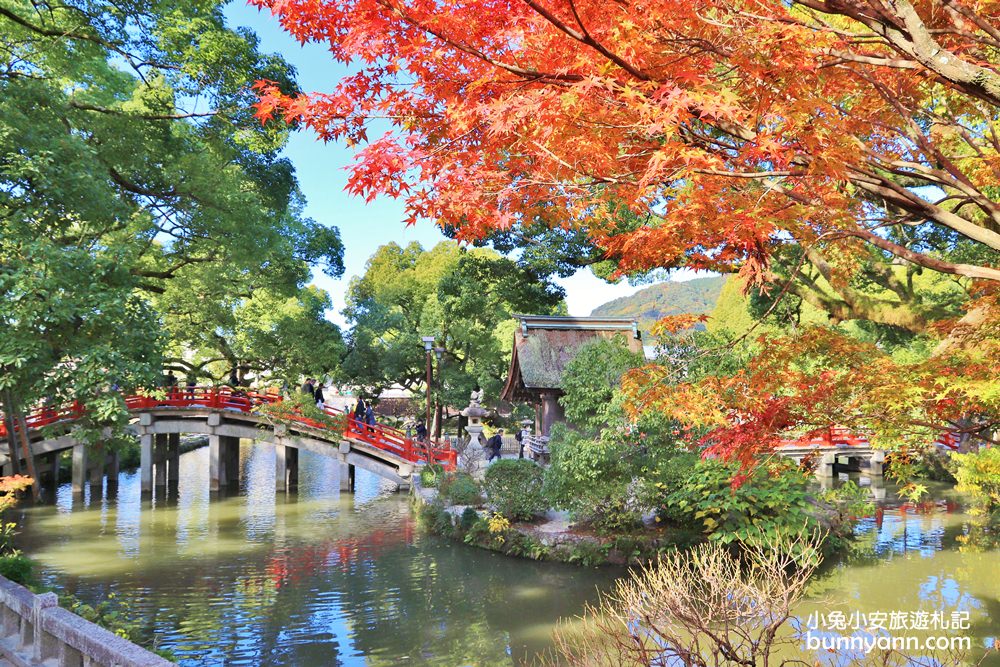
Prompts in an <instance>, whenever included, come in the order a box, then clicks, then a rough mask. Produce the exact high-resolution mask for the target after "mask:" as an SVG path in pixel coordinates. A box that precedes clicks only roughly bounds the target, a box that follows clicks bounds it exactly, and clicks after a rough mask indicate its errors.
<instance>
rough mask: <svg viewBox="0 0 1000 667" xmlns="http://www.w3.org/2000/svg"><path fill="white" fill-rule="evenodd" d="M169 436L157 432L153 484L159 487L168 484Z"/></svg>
mask: <svg viewBox="0 0 1000 667" xmlns="http://www.w3.org/2000/svg"><path fill="white" fill-rule="evenodd" d="M168 438H169V436H168V435H167V434H166V433H157V434H156V446H155V447H154V449H153V465H154V466H155V471H154V474H153V484H154V486H156V487H157V488H159V487H163V486H166V484H167V442H168Z"/></svg>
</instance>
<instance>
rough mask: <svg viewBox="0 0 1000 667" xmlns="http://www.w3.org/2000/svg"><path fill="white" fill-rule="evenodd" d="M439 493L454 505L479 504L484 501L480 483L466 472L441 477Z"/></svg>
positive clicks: (439, 479)
mask: <svg viewBox="0 0 1000 667" xmlns="http://www.w3.org/2000/svg"><path fill="white" fill-rule="evenodd" d="M438 493H440V495H441V498H442V499H443V500H446V501H448V502H449V503H450V504H452V505H478V504H479V503H481V502H483V496H482V493H481V492H480V489H479V483H478V482H477V481H476V480H475V479H473V477H472V475H469V474H468V473H464V472H456V473H453V474H450V475H443V476H441V477H439V478H438Z"/></svg>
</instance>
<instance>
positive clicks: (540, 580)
mask: <svg viewBox="0 0 1000 667" xmlns="http://www.w3.org/2000/svg"><path fill="white" fill-rule="evenodd" d="M240 464H241V471H242V478H241V487H240V489H241V490H240V493H239V494H238V495H231V496H228V497H221V498H220V497H215V498H211V500H210V496H209V492H208V451H207V448H202V449H198V450H195V451H192V452H189V453H187V454H184V455H182V456H181V471H180V484H179V487H178V488H177V489H176V491H175V492H174V493H172V494H171V495H170V496H169V497H167V498H163V497H159V498H155V499H153V500H150V499H148V498H147V499H142V497H141V494H140V490H139V480H138V474H137V472H132V473H122V474H121V476H120V482H119V485H118V488H117V492H116V493H112V494H106V493H103V492H102V491H101V490H100V489H96V490H94V491H93V492H88V493H86V494H85V495H84V497H83V498H82V499H79V498H78V499H76V500H74V498H73V495H72V493H71V491H70V489H69V486H68V485H64V486H62V487H60V488H59V489H58V491H57V493H56V497H55V499H54V501H53V502H52V503H50V504H42V505H35V506H28V505H25V506H23V507H21V508H19V509H18V510H15V512H14V514H15V517H14V518H16V520H18V521H19V523H20V531H21V532H20V534H19V535H18V538H17V542H18V546H19V547H20V548H21V549H23V550H24V551H25V552H26V553H27V554H28V555H30V556H31V557H32V558H34V559H35V560H36V561H37V562H38V564H39V567H40V570H41V578H42V580H43V582H44V583H46V584H48V585H51V586H53V587H57V588H59V589H62V590H66V591H68V592H72V593H75V594H76V595H77V596H79V597H80V598H82V599H83V600H85V601H88V602H92V603H96V602H99V601H100V600H102V599H104V598H105V597H106V596H107V595H108V594H110V593H114V594H115V596H116V598H117V599H118V600H121V601H122V602H123V603H124V604H126V605H127V606H128V607H129V609H130V614H131V615H132V616H133V617H134V618H136V619H139V620H140V622H141V624H142V627H143V628H144V632H145V633H146V635H147V637H149V639H150V642H151V643H152V642H155V644H156V645H157V646H159V647H162V648H165V649H168V650H170V651H171V652H172V653H173V655H174V656H175V658H176V659H177V661H178V662H179V663H180V664H181V665H185V666H189V665H190V666H194V665H280V666H289V667H310V666H313V665H316V666H319V665H345V666H362V665H363V666H370V667H374V666H376V665H440V666H442V667H457V666H461V665H476V666H481V667H486V666H491V665H515V664H521V663H522V662H524V661H525V660H529V659H530V658H531V657H533V656H535V655H536V654H537V653H538V652H540V651H544V650H546V649H547V648H549V647H550V645H551V639H550V637H551V632H552V630H553V628H554V627H555V625H556V624H557V623H558V622H559V621H560V619H571V618H572V617H574V616H575V615H577V614H579V613H580V612H581V611H582V610H583V607H584V605H585V603H586V602H588V601H596V599H597V597H598V595H599V592H600V591H604V590H607V589H609V588H610V587H611V586H612V585H613V583H614V581H615V579H616V578H617V577H620V576H622V575H623V574H624V572H623V571H622V570H619V569H614V568H604V569H584V568H577V567H573V566H566V565H557V564H545V563H535V562H532V561H526V560H520V559H512V558H507V557H504V556H500V555H496V554H492V553H489V552H485V551H482V550H479V549H475V548H471V547H467V546H465V545H462V544H459V543H455V542H450V541H444V540H441V539H438V538H434V537H429V536H426V535H423V534H421V533H420V532H419V531H418V530H416V528H415V526H414V523H413V518H412V516H411V514H410V509H409V504H408V499H407V498H406V497H405V496H400V495H397V494H393V493H392V490H391V488H390V487H389V485H388V484H387V483H384V482H382V481H380V479H379V478H378V477H375V476H374V475H370V474H368V473H365V472H363V471H361V470H359V471H358V484H357V491H356V493H354V494H347V493H345V494H341V493H340V492H339V491H338V488H339V483H338V477H337V475H338V472H337V466H336V464H335V462H334V461H333V460H331V459H327V458H324V457H320V456H315V455H310V454H309V453H308V452H303V453H302V457H301V460H300V486H299V490H298V493H297V494H291V495H287V496H286V495H285V494H276V493H275V492H274V453H273V449H272V448H271V447H270V446H268V445H266V444H261V443H255V444H249V443H245V444H244V445H243V447H242V452H241V460H240ZM108 495H110V497H108ZM889 496H890V497H891V496H892V494H891V493H890V494H889ZM941 497H942V500H941V501H940V502H938V503H932V504H930V505H928V506H925V507H922V508H899V507H887V508H886V509H884V510H883V511H882V512H880V514H879V517H878V518H877V519H869V520H865V521H863V522H862V524H861V525H860V526H859V528H858V530H859V533H860V539H859V542H858V545H857V551H858V555H856V556H854V557H852V558H850V559H848V560H847V561H845V562H842V563H840V564H830V565H828V566H827V567H826V568H825V569H824V571H823V573H822V575H821V576H819V577H817V578H816V580H815V581H814V582H813V587H812V590H811V597H810V599H809V600H807V601H806V602H805V603H804V604H803V605H802V606H801V608H800V609H799V610H798V612H799V615H800V616H801V617H802V618H803V619H805V618H807V617H808V616H809V615H810V614H813V613H818V612H824V613H825V612H829V611H831V610H841V611H843V612H844V613H845V614H846V615H848V616H849V615H850V613H852V612H855V611H860V612H871V611H884V612H886V613H888V612H890V611H903V612H917V611H927V612H932V611H941V612H947V613H948V614H950V613H951V612H963V613H965V612H967V613H968V618H969V625H970V628H969V629H968V630H965V631H963V634H966V635H968V636H969V637H970V638H971V641H972V644H973V646H974V647H976V648H977V649H981V647H984V646H988V645H990V644H991V643H992V642H993V641H994V638H995V637H997V636H998V635H1000V558H998V556H1000V552H998V551H997V550H996V549H995V547H993V549H990V548H988V547H985V548H984V547H983V542H984V540H983V539H981V537H980V536H979V535H978V533H977V528H976V526H975V524H974V523H973V522H972V521H971V520H970V517H968V516H966V515H965V514H963V513H962V512H961V511H960V510H959V508H958V506H957V505H956V504H955V501H956V500H957V499H956V498H954V497H950V496H948V495H947V493H946V492H944V493H943V494H941ZM847 634H850V633H849V631H848V632H847Z"/></svg>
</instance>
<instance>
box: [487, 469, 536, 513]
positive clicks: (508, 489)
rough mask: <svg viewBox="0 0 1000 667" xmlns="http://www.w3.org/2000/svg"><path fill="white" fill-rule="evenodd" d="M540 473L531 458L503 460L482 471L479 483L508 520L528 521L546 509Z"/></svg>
mask: <svg viewBox="0 0 1000 667" xmlns="http://www.w3.org/2000/svg"><path fill="white" fill-rule="evenodd" d="M542 476H543V471H542V468H541V467H540V466H538V465H537V464H535V463H534V462H532V461H529V460H527V459H503V460H500V461H497V462H496V463H494V464H493V465H491V466H490V467H489V468H488V469H487V470H486V478H485V480H484V481H483V486H484V488H485V489H486V495H487V497H488V498H489V503H490V504H491V505H493V507H494V508H495V509H496V511H497V512H498V513H499V514H501V515H503V516H504V517H506V518H507V519H510V520H511V521H519V520H528V519H531V518H533V517H534V516H535V515H536V514H541V513H542V512H544V511H545V510H546V509H548V503H547V502H546V500H545V495H544V494H543V493H542Z"/></svg>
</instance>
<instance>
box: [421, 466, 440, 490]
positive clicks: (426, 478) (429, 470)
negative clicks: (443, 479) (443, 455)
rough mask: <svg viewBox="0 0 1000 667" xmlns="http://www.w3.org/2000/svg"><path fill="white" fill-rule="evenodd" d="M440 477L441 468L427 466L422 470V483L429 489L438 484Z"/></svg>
mask: <svg viewBox="0 0 1000 667" xmlns="http://www.w3.org/2000/svg"><path fill="white" fill-rule="evenodd" d="M439 477H440V470H438V469H436V468H434V467H432V466H427V467H426V468H424V469H423V470H421V471H420V484H421V485H422V486H423V487H424V488H427V489H433V488H434V487H436V486H437V485H438V478H439Z"/></svg>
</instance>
